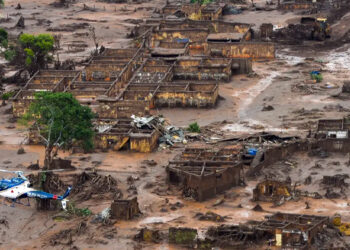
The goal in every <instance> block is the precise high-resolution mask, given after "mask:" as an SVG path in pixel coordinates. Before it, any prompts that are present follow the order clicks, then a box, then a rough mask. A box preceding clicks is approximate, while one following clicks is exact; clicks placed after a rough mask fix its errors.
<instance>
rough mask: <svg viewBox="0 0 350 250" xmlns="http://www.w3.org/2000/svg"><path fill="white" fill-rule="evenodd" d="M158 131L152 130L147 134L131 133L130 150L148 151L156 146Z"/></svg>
mask: <svg viewBox="0 0 350 250" xmlns="http://www.w3.org/2000/svg"><path fill="white" fill-rule="evenodd" d="M158 138H159V133H158V132H157V131H155V130H153V131H152V132H151V133H149V134H145V133H131V134H130V150H134V151H137V152H141V153H150V152H152V151H153V150H154V149H155V148H156V147H157V146H158Z"/></svg>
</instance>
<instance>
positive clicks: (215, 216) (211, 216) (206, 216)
mask: <svg viewBox="0 0 350 250" xmlns="http://www.w3.org/2000/svg"><path fill="white" fill-rule="evenodd" d="M194 217H195V218H196V219H198V220H206V221H215V222H223V221H225V216H221V215H218V214H216V213H214V212H211V211H208V212H206V213H205V214H202V213H196V215H195V216H194Z"/></svg>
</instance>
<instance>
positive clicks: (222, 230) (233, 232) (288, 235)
mask: <svg viewBox="0 0 350 250" xmlns="http://www.w3.org/2000/svg"><path fill="white" fill-rule="evenodd" d="M328 224H329V218H328V217H325V216H314V215H302V214H287V213H280V212H278V213H275V214H273V215H270V216H266V218H265V220H263V221H261V222H259V221H254V222H251V223H246V224H242V225H239V226H233V225H221V226H218V227H211V228H209V230H208V232H207V237H208V238H209V239H210V240H211V241H212V242H213V243H212V244H213V245H216V246H221V247H228V246H230V247H235V248H237V249H238V248H239V247H244V246H247V245H251V246H254V245H255V246H262V247H263V246H275V247H283V249H289V248H293V249H310V246H312V245H313V246H315V241H316V240H318V237H317V236H318V234H319V233H322V232H323V231H324V227H325V226H326V225H328ZM322 245H323V244H322Z"/></svg>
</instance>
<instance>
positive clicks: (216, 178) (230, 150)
mask: <svg viewBox="0 0 350 250" xmlns="http://www.w3.org/2000/svg"><path fill="white" fill-rule="evenodd" d="M240 151H241V148H240V147H239V146H238V147H237V146H231V147H226V148H222V149H218V150H215V149H209V148H186V149H185V151H183V152H182V153H181V154H180V155H178V156H177V157H175V159H174V160H173V161H170V162H169V165H168V166H167V168H166V171H167V179H168V181H169V182H170V183H172V184H176V185H182V186H183V195H184V196H187V197H192V198H193V199H195V200H197V201H203V200H206V199H209V198H212V197H215V195H216V194H219V193H222V192H224V191H225V190H227V189H229V188H231V187H234V186H239V185H242V184H243V183H244V173H243V164H242V162H241V161H240Z"/></svg>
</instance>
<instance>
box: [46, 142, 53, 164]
mask: <svg viewBox="0 0 350 250" xmlns="http://www.w3.org/2000/svg"><path fill="white" fill-rule="evenodd" d="M52 150H53V147H52V146H46V148H45V160H44V168H45V169H51V165H52Z"/></svg>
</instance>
